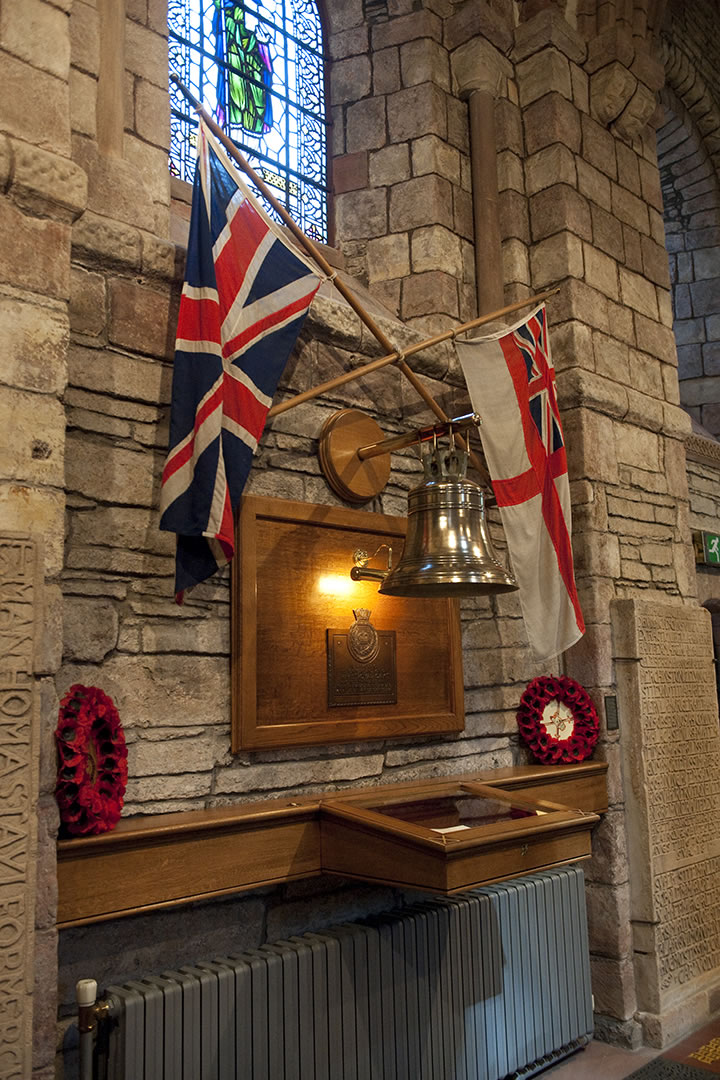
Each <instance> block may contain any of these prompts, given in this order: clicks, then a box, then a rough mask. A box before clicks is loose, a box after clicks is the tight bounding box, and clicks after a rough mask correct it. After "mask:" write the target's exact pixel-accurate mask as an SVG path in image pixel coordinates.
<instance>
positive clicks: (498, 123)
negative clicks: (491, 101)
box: [495, 98, 525, 158]
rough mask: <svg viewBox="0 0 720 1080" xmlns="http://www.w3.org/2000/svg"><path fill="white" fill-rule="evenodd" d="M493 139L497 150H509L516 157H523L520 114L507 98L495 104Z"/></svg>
mask: <svg viewBox="0 0 720 1080" xmlns="http://www.w3.org/2000/svg"><path fill="white" fill-rule="evenodd" d="M495 137H496V141H497V147H498V150H511V151H512V152H513V154H517V155H518V157H521V158H522V157H523V156H524V153H525V141H524V138H523V123H522V113H521V112H520V109H519V108H518V107H517V105H514V104H513V103H512V102H511V101H508V99H507V98H500V99H499V100H498V101H496V102H495Z"/></svg>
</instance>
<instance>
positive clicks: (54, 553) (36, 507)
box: [0, 481, 65, 577]
mask: <svg viewBox="0 0 720 1080" xmlns="http://www.w3.org/2000/svg"><path fill="white" fill-rule="evenodd" d="M0 521H2V522H3V527H4V528H6V529H7V530H8V531H10V532H18V533H22V534H24V535H28V534H29V535H34V536H41V537H43V538H44V539H43V545H42V559H43V569H44V572H45V576H46V577H57V576H58V575H59V574H60V572H61V570H62V568H63V545H64V521H65V496H64V494H63V493H62V492H61V491H58V490H53V489H51V488H46V487H45V488H38V487H33V486H31V485H29V484H19V483H12V482H8V481H3V482H0Z"/></svg>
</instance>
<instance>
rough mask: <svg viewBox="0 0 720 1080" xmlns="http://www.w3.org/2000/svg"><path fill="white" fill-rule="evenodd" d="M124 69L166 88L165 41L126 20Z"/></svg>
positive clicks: (152, 32)
mask: <svg viewBox="0 0 720 1080" xmlns="http://www.w3.org/2000/svg"><path fill="white" fill-rule="evenodd" d="M125 67H126V68H127V70H128V71H131V72H132V73H133V75H137V76H139V77H140V78H141V79H148V80H149V82H151V83H154V84H155V85H156V86H159V87H162V88H163V89H165V88H166V87H167V39H166V38H165V37H163V36H162V35H161V34H158V33H155V32H154V31H153V30H151V29H149V28H147V27H144V26H140V25H139V24H138V23H134V22H132V21H131V20H128V21H127V23H126V25H125Z"/></svg>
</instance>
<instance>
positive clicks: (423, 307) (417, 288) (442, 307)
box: [401, 270, 458, 319]
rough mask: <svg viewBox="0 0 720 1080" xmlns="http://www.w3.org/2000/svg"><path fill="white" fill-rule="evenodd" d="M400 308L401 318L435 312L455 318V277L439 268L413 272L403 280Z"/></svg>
mask: <svg viewBox="0 0 720 1080" xmlns="http://www.w3.org/2000/svg"><path fill="white" fill-rule="evenodd" d="M401 310H402V317H403V319H410V318H413V317H415V316H417V315H432V314H435V313H436V312H442V313H444V314H446V315H451V316H452V317H453V318H457V317H458V293H457V279H456V278H455V277H453V276H452V275H450V274H446V273H443V272H442V271H440V270H430V271H428V273H425V274H413V276H412V277H409V278H407V280H406V281H404V282H403V287H402V308H401Z"/></svg>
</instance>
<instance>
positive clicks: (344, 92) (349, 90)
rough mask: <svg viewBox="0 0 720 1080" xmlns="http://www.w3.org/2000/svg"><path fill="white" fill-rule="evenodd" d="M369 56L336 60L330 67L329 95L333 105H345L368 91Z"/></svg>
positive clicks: (369, 75)
mask: <svg viewBox="0 0 720 1080" xmlns="http://www.w3.org/2000/svg"><path fill="white" fill-rule="evenodd" d="M371 74H372V72H371V67H370V57H369V56H367V55H365V56H352V57H349V58H348V59H347V60H336V61H335V63H334V64H333V65H332V67H331V68H330V96H331V100H332V103H333V105H346V104H347V103H348V102H351V101H358V100H359V99H360V98H364V97H366V96H367V95H368V94H369V93H370V84H371Z"/></svg>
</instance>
